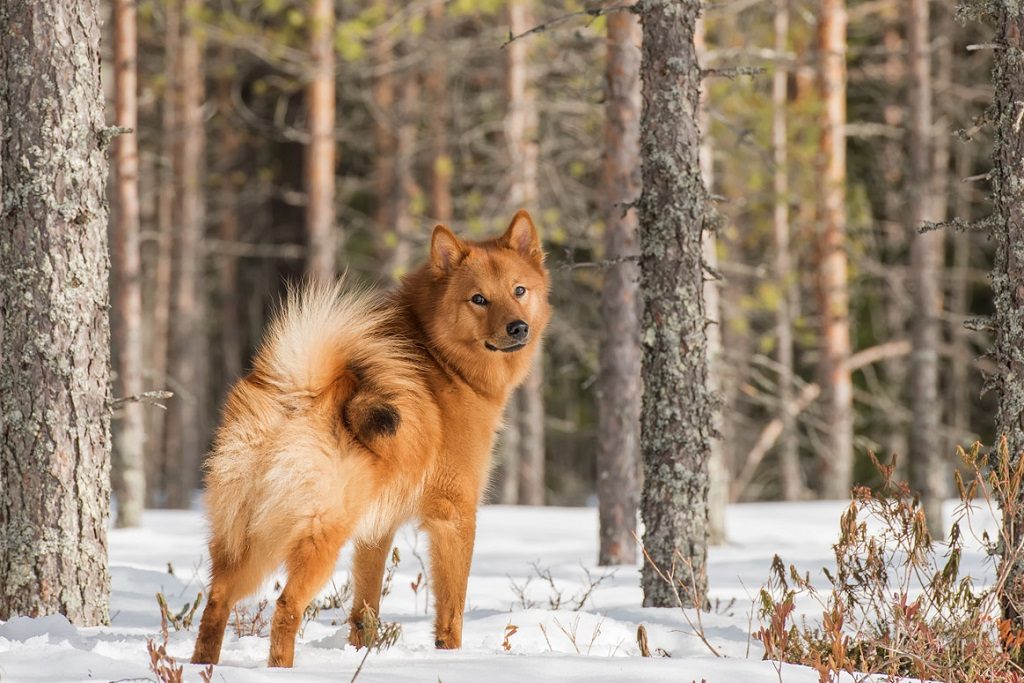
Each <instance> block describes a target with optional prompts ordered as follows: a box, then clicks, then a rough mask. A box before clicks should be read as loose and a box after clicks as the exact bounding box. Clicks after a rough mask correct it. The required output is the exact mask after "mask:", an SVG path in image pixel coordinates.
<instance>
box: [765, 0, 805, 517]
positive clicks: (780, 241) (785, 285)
mask: <svg viewBox="0 0 1024 683" xmlns="http://www.w3.org/2000/svg"><path fill="white" fill-rule="evenodd" d="M774 28H775V52H776V54H777V55H780V56H781V55H782V54H783V53H784V52H785V51H786V50H787V49H788V47H789V0H776V2H775V22H774ZM786 81H787V73H786V69H785V68H783V66H782V62H781V61H779V62H776V64H775V72H774V74H772V162H773V164H774V166H775V168H774V170H773V172H772V189H773V191H774V193H775V198H774V209H773V213H772V219H773V225H774V236H775V282H776V287H778V288H779V289H778V291H779V308H778V311H776V313H775V342H776V344H778V348H777V350H776V355H775V360H776V362H777V363H778V364H779V419H780V420H781V421H782V433H781V434H780V435H779V479H780V483H781V487H780V488H781V490H782V499H783V500H789V501H793V500H800V499H801V498H802V497H803V493H804V482H803V475H802V473H801V470H800V452H799V450H798V439H797V437H798V434H797V431H796V415H795V414H794V413H793V377H794V371H793V304H794V302H795V300H796V273H795V272H794V268H793V263H792V260H791V258H790V249H791V247H790V242H789V160H788V151H789V142H788V139H787V137H788V131H787V117H786V104H787V99H788V98H787V82H786Z"/></svg>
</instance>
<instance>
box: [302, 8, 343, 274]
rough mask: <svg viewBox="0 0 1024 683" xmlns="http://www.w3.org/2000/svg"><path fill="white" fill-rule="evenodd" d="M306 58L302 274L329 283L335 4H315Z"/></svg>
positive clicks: (333, 247)
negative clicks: (306, 250) (310, 75)
mask: <svg viewBox="0 0 1024 683" xmlns="http://www.w3.org/2000/svg"><path fill="white" fill-rule="evenodd" d="M311 5H312V6H311V8H310V28H311V32H310V48H311V49H310V53H311V55H310V56H311V57H312V62H313V71H314V75H313V78H312V80H311V81H310V83H309V85H308V86H307V89H306V101H307V109H308V116H309V144H308V145H307V146H306V158H305V177H306V195H307V201H308V204H307V206H306V236H307V240H308V242H309V255H308V257H307V259H306V270H307V272H309V273H310V274H312V275H313V276H314V277H317V278H320V279H323V280H329V279H333V278H334V275H335V272H336V271H337V266H336V263H335V260H336V254H335V252H336V251H337V236H336V234H335V228H334V116H335V102H334V0H313V2H312V3H311Z"/></svg>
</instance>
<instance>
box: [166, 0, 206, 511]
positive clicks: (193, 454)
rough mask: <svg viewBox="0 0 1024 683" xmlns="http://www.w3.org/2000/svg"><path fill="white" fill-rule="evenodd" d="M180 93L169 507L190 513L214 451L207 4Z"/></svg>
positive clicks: (185, 57)
mask: <svg viewBox="0 0 1024 683" xmlns="http://www.w3.org/2000/svg"><path fill="white" fill-rule="evenodd" d="M179 3H180V4H179V5H178V12H179V16H180V18H181V36H180V39H179V40H180V44H179V50H180V62H179V63H180V66H179V76H180V79H179V83H180V88H179V89H178V90H177V92H176V93H175V101H176V106H177V112H176V113H175V120H176V122H177V124H178V127H177V130H178V132H179V135H178V137H177V140H176V142H175V154H176V156H177V159H176V160H175V163H174V166H175V179H174V181H175V182H174V191H175V196H174V200H175V206H174V212H173V213H174V216H175V218H176V219H177V221H176V222H177V225H176V228H177V229H176V230H175V232H174V235H173V244H172V250H173V253H172V257H173V259H172V282H173V286H172V298H171V315H170V320H169V334H170V341H169V345H168V363H167V374H168V378H167V383H168V385H169V388H170V389H171V391H173V392H174V398H173V399H171V401H170V402H169V404H168V409H167V418H166V422H165V431H164V447H165V450H166V461H165V467H166V477H167V505H168V506H170V507H173V508H188V507H190V505H191V501H192V492H193V491H194V490H195V489H196V486H197V484H198V481H199V467H200V464H201V463H202V459H203V453H204V451H205V448H206V438H207V431H206V430H207V422H206V403H207V388H208V381H209V380H208V376H207V375H208V373H207V365H208V352H209V343H208V340H207V331H206V325H205V321H206V318H205V309H206V305H205V289H204V277H203V276H204V268H203V264H204V254H203V236H204V228H205V207H204V204H203V184H202V177H203V169H204V166H205V163H204V159H203V149H204V145H205V135H204V132H203V92H204V88H203V70H202V47H201V46H200V44H199V36H198V35H197V26H196V23H195V22H196V20H197V16H198V14H199V7H200V4H201V3H200V0H179Z"/></svg>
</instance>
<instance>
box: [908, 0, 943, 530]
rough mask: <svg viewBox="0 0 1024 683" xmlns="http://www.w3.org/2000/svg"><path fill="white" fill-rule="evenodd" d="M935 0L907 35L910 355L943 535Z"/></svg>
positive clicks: (918, 6) (917, 433) (919, 457)
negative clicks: (933, 224)
mask: <svg viewBox="0 0 1024 683" xmlns="http://www.w3.org/2000/svg"><path fill="white" fill-rule="evenodd" d="M928 2H929V0H907V6H906V11H907V15H906V16H907V36H908V43H909V47H910V69H909V70H908V75H909V76H910V79H909V80H910V83H909V85H910V88H909V103H908V105H909V106H908V112H909V119H910V121H909V123H910V126H909V130H908V132H909V136H910V145H909V147H910V155H909V156H910V173H909V174H908V177H907V180H908V182H907V185H908V187H911V188H914V191H913V192H910V193H909V199H910V211H909V222H910V225H909V226H908V228H909V234H910V238H909V239H910V259H911V261H910V275H911V282H912V283H913V286H912V295H913V301H914V306H913V309H912V310H913V314H912V316H913V317H912V325H913V342H912V343H913V349H914V350H913V353H911V355H910V393H911V410H912V413H913V424H912V427H911V435H910V452H909V465H910V483H911V486H912V488H914V489H915V490H916V491H917V492H918V493H920V495H921V505H922V507H923V508H924V512H925V518H926V519H927V522H928V528H929V529H930V530H931V532H932V534H933V535H934V536H936V537H939V538H941V536H942V528H943V524H942V501H943V500H944V499H945V497H946V495H947V492H948V487H947V485H946V479H947V477H948V475H949V468H950V465H951V463H948V462H947V459H946V458H944V457H943V456H942V441H941V439H940V438H939V427H940V422H941V420H940V417H941V415H942V404H941V403H940V402H939V348H938V347H939V331H940V330H939V324H940V321H941V316H942V290H941V287H940V284H939V269H940V268H941V267H942V260H943V259H942V241H943V235H942V233H941V232H940V231H937V230H932V231H929V232H926V233H922V234H918V229H919V228H921V227H922V226H923V225H924V223H925V222H926V221H934V220H936V216H935V215H934V211H935V209H934V204H935V198H934V194H933V191H934V184H935V178H934V174H933V170H932V163H933V162H934V159H933V157H932V145H931V137H932V135H931V131H932V89H931V57H930V49H931V48H930V45H929V27H928V15H929V12H928Z"/></svg>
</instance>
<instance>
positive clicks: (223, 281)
mask: <svg viewBox="0 0 1024 683" xmlns="http://www.w3.org/2000/svg"><path fill="white" fill-rule="evenodd" d="M221 58H222V59H223V60H224V63H225V64H230V63H231V60H232V59H233V54H232V51H231V50H230V49H228V48H224V49H223V50H222V51H221ZM231 87H232V78H231V75H230V74H228V75H225V76H223V77H222V78H221V79H220V83H218V86H217V99H218V104H217V109H218V111H219V114H220V119H221V120H220V129H219V133H218V138H219V145H218V149H217V158H218V161H219V162H220V163H221V164H223V166H222V167H221V169H220V191H219V193H218V195H219V201H218V203H219V205H220V216H219V217H218V220H217V236H218V238H219V239H220V240H222V241H223V242H226V243H231V242H237V241H238V238H239V220H238V218H239V215H238V214H239V209H240V207H239V186H240V184H241V182H242V181H241V180H240V176H241V177H244V175H243V174H244V172H242V171H241V170H240V169H239V165H240V162H241V156H242V155H241V151H242V146H243V142H244V140H243V135H242V132H241V131H240V130H239V129H238V128H237V127H236V125H235V123H234V122H233V121H231V120H230V119H229V118H228V112H230V111H231ZM218 261H219V265H220V267H219V269H218V271H219V272H218V274H217V290H218V291H217V298H218V302H217V303H218V308H219V315H218V325H217V328H218V329H217V332H218V334H219V336H220V350H221V359H222V360H221V363H222V365H223V373H224V376H223V379H224V381H223V386H224V387H225V388H226V387H228V386H230V385H231V384H233V383H234V382H235V380H237V379H238V378H239V377H241V376H242V372H243V361H244V360H245V350H244V343H243V341H242V333H243V330H244V328H243V326H242V321H241V319H240V316H239V315H238V310H239V305H238V303H239V302H238V257H237V256H235V255H233V254H230V253H228V254H221V255H219V257H218Z"/></svg>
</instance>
